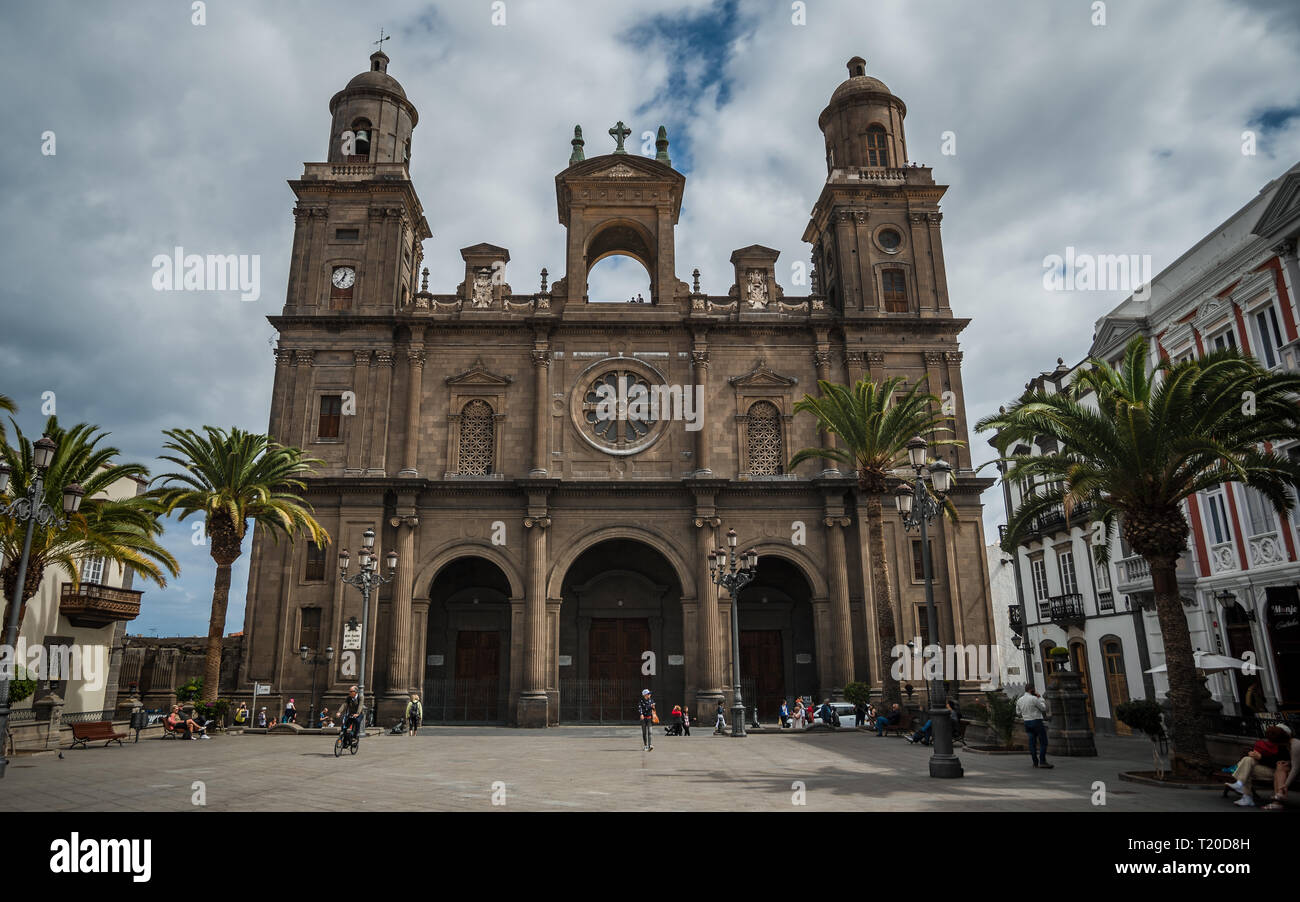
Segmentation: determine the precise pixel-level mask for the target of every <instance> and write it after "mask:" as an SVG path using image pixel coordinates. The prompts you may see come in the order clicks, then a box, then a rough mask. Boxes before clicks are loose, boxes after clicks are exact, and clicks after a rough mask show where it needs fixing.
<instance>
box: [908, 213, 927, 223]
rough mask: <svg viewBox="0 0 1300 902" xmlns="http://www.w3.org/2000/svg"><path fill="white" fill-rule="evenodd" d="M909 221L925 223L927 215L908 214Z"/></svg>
mask: <svg viewBox="0 0 1300 902" xmlns="http://www.w3.org/2000/svg"><path fill="white" fill-rule="evenodd" d="M907 221H908V222H911V223H917V222H924V221H925V214H924V213H908V214H907Z"/></svg>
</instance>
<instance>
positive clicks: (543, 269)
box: [542, 266, 548, 294]
mask: <svg viewBox="0 0 1300 902" xmlns="http://www.w3.org/2000/svg"><path fill="white" fill-rule="evenodd" d="M547 275H548V273H547V272H546V267H545V266H543V267H542V294H546V276H547Z"/></svg>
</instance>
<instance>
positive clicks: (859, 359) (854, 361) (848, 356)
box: [844, 351, 867, 368]
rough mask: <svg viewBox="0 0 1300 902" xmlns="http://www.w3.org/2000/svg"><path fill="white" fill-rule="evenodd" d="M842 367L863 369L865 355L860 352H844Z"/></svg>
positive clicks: (865, 359) (865, 362) (865, 363)
mask: <svg viewBox="0 0 1300 902" xmlns="http://www.w3.org/2000/svg"><path fill="white" fill-rule="evenodd" d="M844 365H845V366H860V367H864V368H865V367H866V365H867V355H866V354H865V353H864V352H862V351H845V352H844Z"/></svg>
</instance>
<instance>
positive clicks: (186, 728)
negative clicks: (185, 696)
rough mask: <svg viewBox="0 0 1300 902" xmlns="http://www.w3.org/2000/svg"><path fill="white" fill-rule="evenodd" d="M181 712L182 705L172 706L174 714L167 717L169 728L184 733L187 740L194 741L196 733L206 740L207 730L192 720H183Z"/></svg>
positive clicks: (187, 718) (186, 718)
mask: <svg viewBox="0 0 1300 902" xmlns="http://www.w3.org/2000/svg"><path fill="white" fill-rule="evenodd" d="M180 712H181V706H180V705H172V713H171V714H168V715H167V725H168V726H170V727H171V728H172V729H173V730H177V731H179V732H181V733H184V734H185V738H186V739H193V738H194V734H195V733H197V734H199V735H200V736H202V737H203V738H204V739H207V738H208V735H207V730H206V728H204V727H201V726H199V725H198V724H197V723H195V722H194V720H193V719H192V718H189V717H185V718H182V717H181V713H180Z"/></svg>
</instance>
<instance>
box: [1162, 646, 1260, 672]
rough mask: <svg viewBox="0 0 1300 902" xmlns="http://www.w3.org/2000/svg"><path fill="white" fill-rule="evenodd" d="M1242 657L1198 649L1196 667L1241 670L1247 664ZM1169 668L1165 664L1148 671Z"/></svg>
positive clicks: (1211, 670)
mask: <svg viewBox="0 0 1300 902" xmlns="http://www.w3.org/2000/svg"><path fill="white" fill-rule="evenodd" d="M1245 663H1246V662H1245V661H1243V660H1242V659H1241V658H1230V657H1228V656H1227V655H1212V654H1210V653H1209V652H1208V651H1198V652H1197V653H1196V669H1197V670H1203V671H1205V672H1206V673H1218V672H1220V671H1223V670H1241V668H1242V667H1243V666H1244V665H1245ZM1168 669H1169V668H1168V667H1167V666H1165V665H1164V664H1161V665H1160V666H1159V667H1152V668H1151V669H1150V670H1148V671H1146V672H1147V673H1164V672H1165V671H1166V670H1168Z"/></svg>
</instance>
